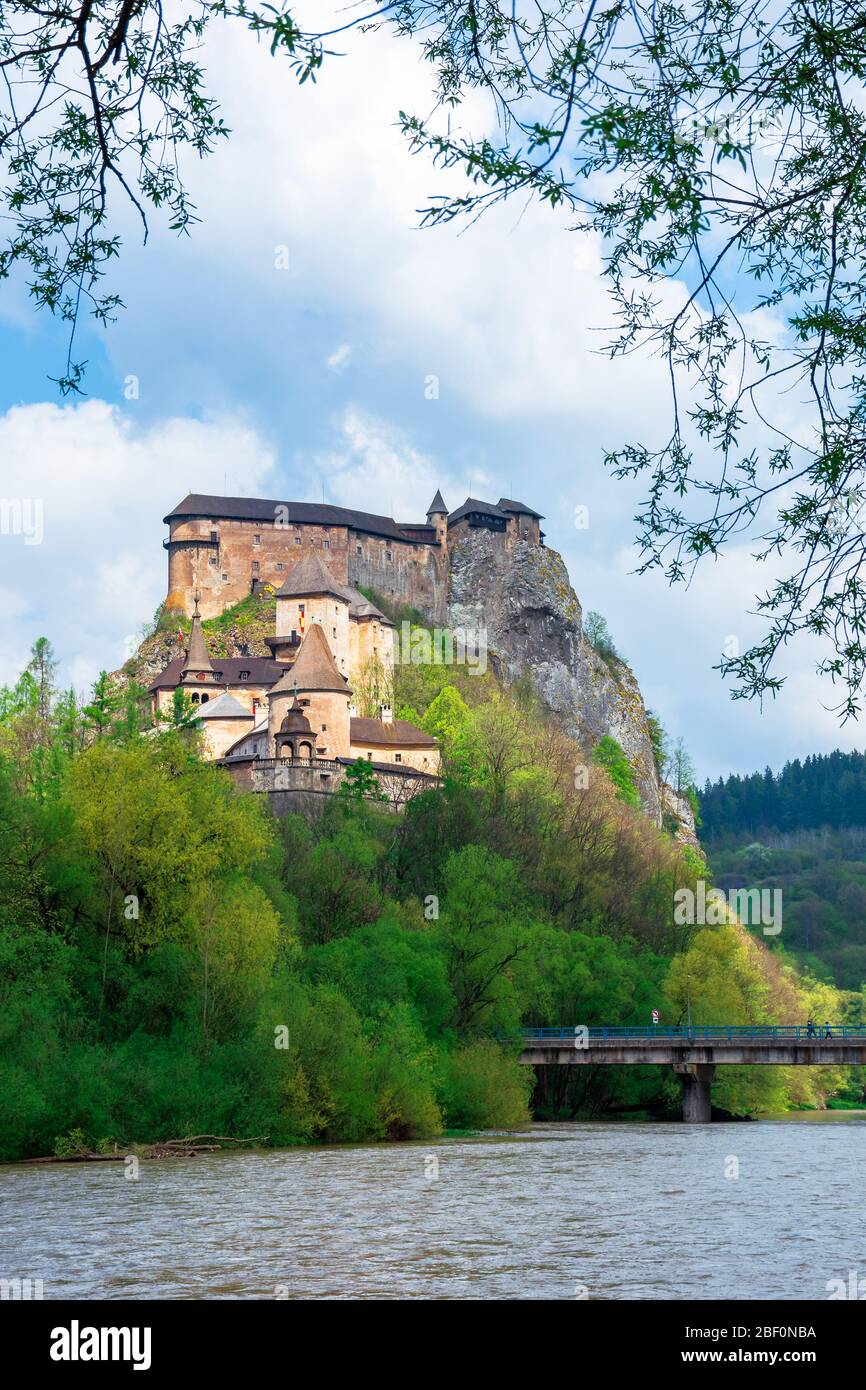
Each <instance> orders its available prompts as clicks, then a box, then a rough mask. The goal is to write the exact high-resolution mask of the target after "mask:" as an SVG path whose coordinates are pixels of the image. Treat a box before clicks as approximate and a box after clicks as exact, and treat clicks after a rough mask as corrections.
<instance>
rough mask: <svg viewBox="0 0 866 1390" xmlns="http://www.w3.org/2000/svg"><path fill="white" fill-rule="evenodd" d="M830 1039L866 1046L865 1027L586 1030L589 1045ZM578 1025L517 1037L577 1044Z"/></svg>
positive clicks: (533, 1030)
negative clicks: (852, 1040) (857, 1041)
mask: <svg viewBox="0 0 866 1390" xmlns="http://www.w3.org/2000/svg"><path fill="white" fill-rule="evenodd" d="M828 1030H829V1034H830V1037H831V1038H859V1039H861V1040H862V1041H864V1042H866V1024H864V1023H831V1024H829V1025H828V1024H826V1023H816V1024H815V1026H814V1031H812V1032H810V1031H809V1027H808V1025H807V1024H805V1023H790V1024H789V1023H766V1024H764V1023H762V1024H754V1025H748V1026H746V1027H740V1026H738V1025H730V1026H729V1025H727V1024H724V1023H720V1024H719V1023H710V1024H691V1025H689V1024H682V1025H679V1026H677V1027H668V1026H666V1025H665V1024H662V1023H655V1024H653V1025H652V1026H650V1027H649V1028H589V1029H588V1030H587V1032H588V1035H589V1041H590V1042H600V1041H603V1040H604V1039H606V1038H608V1039H610V1040H611V1041H617V1040H623V1039H631V1040H634V1041H641V1040H644V1041H653V1040H656V1041H664V1040H667V1041H671V1040H674V1039H677V1038H682V1039H684V1040H685V1041H686V1042H704V1041H713V1040H715V1041H724V1040H725V1039H727V1040H729V1041H737V1042H739V1041H741V1040H742V1039H744V1038H754V1039H755V1041H756V1042H768V1041H772V1040H773V1039H774V1038H776V1039H778V1041H779V1042H790V1041H791V1040H797V1039H800V1040H802V1041H804V1042H815V1041H821V1040H823V1039H825V1038H826V1035H827V1033H828ZM578 1031H579V1030H578V1027H576V1026H575V1025H571V1026H567V1025H566V1026H563V1027H560V1028H521V1029H520V1030H519V1033H518V1036H519V1037H520V1038H524V1039H526V1040H527V1041H530V1042H532V1041H534V1042H558V1041H562V1042H571V1043H573V1042H574V1038H575V1034H576V1033H577V1032H578Z"/></svg>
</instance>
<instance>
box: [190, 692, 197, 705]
mask: <svg viewBox="0 0 866 1390" xmlns="http://www.w3.org/2000/svg"><path fill="white" fill-rule="evenodd" d="M189 698H190V700H191V701H192V703H193V704H194V705H197V704H198V692H197V691H196V692H194V693H193V694H192V695H190V697H189Z"/></svg>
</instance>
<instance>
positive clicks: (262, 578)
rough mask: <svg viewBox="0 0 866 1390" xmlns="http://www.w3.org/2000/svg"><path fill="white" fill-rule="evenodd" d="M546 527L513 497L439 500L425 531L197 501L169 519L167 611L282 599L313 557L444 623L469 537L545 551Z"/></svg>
mask: <svg viewBox="0 0 866 1390" xmlns="http://www.w3.org/2000/svg"><path fill="white" fill-rule="evenodd" d="M543 519H544V518H543V517H542V516H541V515H540V513H539V512H536V511H533V509H532V508H531V507H527V506H526V505H525V504H524V503H522V502H515V501H513V500H512V499H511V498H508V497H500V499H499V501H498V502H495V503H494V502H484V501H481V500H479V499H478V498H475V497H467V499H466V501H465V502H464V503H463V505H462V506H461V507H458V508H457V510H456V511H453V512H451V513H449V512H448V509H447V507H446V505H445V502H444V501H443V498H442V494H441V492H438V491H437V493H436V496H435V497H434V498H433V501H432V502H431V503H430V507H429V509H428V511H427V520H426V521H425V522H418V523H415V522H406V523H400V522H396V521H394V520H392V518H391V517H386V516H378V515H375V514H373V513H371V512H360V511H354V510H352V509H350V508H347V507H332V506H329V505H326V504H324V503H322V504H321V505H319V504H318V503H313V502H275V501H266V500H265V499H263V498H254V497H209V496H203V495H200V494H198V493H190V494H189V496H187V497H185V498H184V499H183V501H182V502H179V503H178V505H177V506H176V507H175V508H174V510H173V511H171V512H169V514H168V516H166V517H165V518H164V520H165V522H166V524H167V525H168V528H169V534H168V538H167V539H166V540H165V541H164V542H163V545H164V546H165V549H166V550H167V551H168V594H167V597H166V608H167V609H174V610H175V611H178V612H182V613H184V614H185V615H186V616H187V617H191V616H192V613H193V608H194V604H195V600H194V595H195V594H196V593H198V594H200V595H201V598H200V604H199V610H200V613H201V616H202V617H203V618H214V617H217V616H218V615H219V614H220V613H222V612H224V610H225V609H226V608H230V607H231V606H232V605H233V604H236V603H238V602H240V600H241V599H243V598H246V597H247V595H248V594H250V593H255V592H256V591H257V590H258V589H259V588H260V587H261V586H263V585H270V586H271V587H272V588H273V589H274V590H275V591H278V590H279V589H280V588H281V587H282V586H283V584H284V582H285V580H286V578H287V576H288V574H289V572H290V571H292V570H293V569H294V568H295V566H296V565H297V564H298V562H299V561H300V560H302V559H305V558H307V557H308V556H310V555H314V554H315V555H318V556H319V557H320V558H321V559H323V560H324V561H325V562H326V563H327V567H328V570H329V571H330V573H331V575H332V577H333V579H334V581H335V582H336V583H338V584H340V585H343V586H346V587H351V588H354V589H357V588H358V587H364V588H367V589H375V590H376V592H377V593H380V594H382V595H384V596H386V597H388V598H390V599H393V600H395V601H397V602H401V603H405V604H408V605H410V606H411V607H413V608H417V609H419V610H420V612H422V613H423V614H424V615H425V617H426V618H427V620H428V621H429V622H431V623H436V624H444V623H445V621H446V616H447V605H448V570H449V555H450V552H451V551H452V550H453V548H454V546H455V545H458V544H459V542H460V541H461V539H462V538H463V537H464V536H465V535H466V534H467V532H469V531H471V530H476V529H478V528H481V529H484V530H487V531H489V532H492V533H493V534H495V535H497V536H501V539H502V544H503V545H504V546H506V547H511V546H513V545H515V544H516V543H517V541H526V542H529V543H530V544H531V545H542V544H543V543H544V535H543V533H542V531H541V529H540V523H541V521H543Z"/></svg>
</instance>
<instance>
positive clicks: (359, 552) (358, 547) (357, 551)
mask: <svg viewBox="0 0 866 1390" xmlns="http://www.w3.org/2000/svg"><path fill="white" fill-rule="evenodd" d="M363 553H364V547H363V546H362V545H356V546H355V554H356V555H363Z"/></svg>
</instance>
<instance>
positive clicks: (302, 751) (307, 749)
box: [298, 743, 313, 762]
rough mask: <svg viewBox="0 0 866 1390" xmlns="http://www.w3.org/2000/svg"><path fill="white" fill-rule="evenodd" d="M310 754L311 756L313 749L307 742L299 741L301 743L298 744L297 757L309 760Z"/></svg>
mask: <svg viewBox="0 0 866 1390" xmlns="http://www.w3.org/2000/svg"><path fill="white" fill-rule="evenodd" d="M312 756H313V750H312V747H311V746H310V744H309V743H301V744H299V745H298V757H299V758H303V759H304V761H305V762H309V760H310V758H312Z"/></svg>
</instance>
